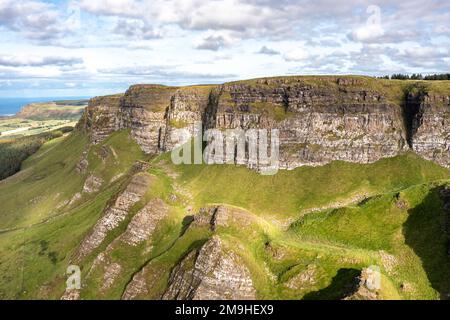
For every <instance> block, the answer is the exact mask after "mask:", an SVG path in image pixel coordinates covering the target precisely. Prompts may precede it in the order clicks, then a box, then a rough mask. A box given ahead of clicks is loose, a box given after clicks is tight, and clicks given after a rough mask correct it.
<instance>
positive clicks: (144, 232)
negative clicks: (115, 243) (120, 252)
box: [121, 199, 169, 246]
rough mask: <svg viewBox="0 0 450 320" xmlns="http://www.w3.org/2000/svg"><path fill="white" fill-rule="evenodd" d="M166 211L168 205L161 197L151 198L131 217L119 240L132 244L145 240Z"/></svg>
mask: <svg viewBox="0 0 450 320" xmlns="http://www.w3.org/2000/svg"><path fill="white" fill-rule="evenodd" d="M168 212H169V207H168V206H167V205H166V204H165V203H164V202H163V201H162V200H161V199H153V200H151V201H150V202H149V203H147V204H146V205H145V207H144V208H142V209H141V210H140V211H139V212H138V213H136V214H135V216H134V217H133V219H131V222H130V223H129V225H128V227H127V230H126V231H125V232H124V234H123V235H122V236H121V240H122V241H123V242H125V243H127V244H129V245H132V246H136V245H138V244H139V243H141V242H143V241H145V240H147V239H148V238H149V237H150V236H151V235H152V233H153V231H154V230H155V229H156V227H157V225H158V223H159V222H160V221H161V220H162V219H164V218H165V217H166V216H167V214H168Z"/></svg>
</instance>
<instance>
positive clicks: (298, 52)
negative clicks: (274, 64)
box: [283, 48, 309, 62]
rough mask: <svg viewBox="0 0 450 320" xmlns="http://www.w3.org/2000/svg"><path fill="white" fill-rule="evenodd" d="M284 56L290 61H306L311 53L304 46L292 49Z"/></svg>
mask: <svg viewBox="0 0 450 320" xmlns="http://www.w3.org/2000/svg"><path fill="white" fill-rule="evenodd" d="M283 58H284V60H286V61H289V62H290V61H296V62H298V61H304V60H306V59H308V58H309V53H308V52H307V51H306V50H305V49H303V48H297V49H294V50H291V51H289V52H286V53H285V54H284V55H283Z"/></svg>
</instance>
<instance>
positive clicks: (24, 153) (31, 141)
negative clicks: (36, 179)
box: [0, 127, 73, 180]
mask: <svg viewBox="0 0 450 320" xmlns="http://www.w3.org/2000/svg"><path fill="white" fill-rule="evenodd" d="M72 130H73V128H72V127H63V128H59V129H57V130H53V131H49V132H43V133H40V134H36V135H33V136H23V137H18V138H12V139H2V140H0V180H2V179H5V178H7V177H9V176H11V175H13V174H15V173H16V172H18V171H19V170H20V167H21V165H22V162H23V161H24V160H25V159H26V158H28V157H29V156H31V155H32V154H34V153H35V152H36V151H38V150H39V148H40V147H41V146H42V145H43V144H44V143H45V142H47V141H50V140H52V139H54V138H58V137H61V136H62V135H63V134H64V133H67V132H70V131H72Z"/></svg>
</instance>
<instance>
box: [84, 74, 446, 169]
mask: <svg viewBox="0 0 450 320" xmlns="http://www.w3.org/2000/svg"><path fill="white" fill-rule="evenodd" d="M446 86H448V87H449V88H447V87H446ZM444 87H445V90H441V91H436V92H435V91H434V89H433V87H432V86H431V88H428V89H427V90H426V91H425V92H422V93H421V94H410V93H409V92H408V90H409V89H408V87H407V85H406V84H405V83H399V82H389V81H387V80H378V79H372V78H368V77H280V78H263V79H256V80H248V81H239V82H232V83H226V84H223V85H217V86H214V85H211V86H207V85H205V86H191V87H166V86H159V85H135V86H132V87H130V89H128V90H127V92H126V93H125V94H124V95H123V96H110V97H103V98H95V99H93V100H91V102H90V105H89V107H88V108H87V109H86V112H85V115H84V116H83V118H82V120H81V121H80V124H79V126H78V127H79V128H81V129H83V130H85V131H87V132H89V134H90V136H91V141H92V142H93V143H97V142H99V141H101V140H102V139H104V138H105V137H106V136H107V135H108V134H109V133H110V132H113V131H115V130H120V129H130V130H131V133H132V136H133V138H134V139H135V140H136V141H137V142H138V144H139V145H140V146H141V148H142V150H143V151H145V152H146V153H149V154H158V153H161V152H167V151H170V150H172V149H173V148H175V147H177V146H180V145H182V144H184V143H185V142H187V141H189V140H190V139H191V138H192V137H193V136H194V135H195V134H197V133H199V132H198V130H199V128H198V126H195V124H196V123H200V122H201V123H202V124H203V131H204V130H206V129H220V130H222V131H223V130H225V129H235V128H241V129H268V130H270V129H278V131H279V141H280V154H279V158H280V159H279V160H280V162H279V166H280V168H285V169H293V168H296V167H299V166H303V165H309V166H316V165H323V164H326V163H329V162H331V161H334V160H341V161H348V162H356V163H372V162H375V161H377V160H379V159H382V158H386V157H393V156H396V155H398V154H400V153H402V152H405V151H408V150H413V151H414V152H416V153H417V154H419V155H420V156H422V157H424V158H425V159H428V160H432V161H435V162H437V163H439V164H440V165H442V166H445V167H450V152H449V148H450V120H449V119H450V116H449V114H450V100H449V99H450V93H449V90H450V85H447V84H444Z"/></svg>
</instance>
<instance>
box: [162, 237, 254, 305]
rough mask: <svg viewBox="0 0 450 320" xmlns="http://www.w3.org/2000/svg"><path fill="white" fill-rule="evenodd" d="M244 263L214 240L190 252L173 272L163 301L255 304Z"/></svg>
mask: <svg viewBox="0 0 450 320" xmlns="http://www.w3.org/2000/svg"><path fill="white" fill-rule="evenodd" d="M241 260H242V259H241V258H240V257H239V256H238V255H237V254H236V253H234V252H233V251H232V250H230V249H229V248H225V247H224V244H223V241H222V240H221V239H220V238H219V237H218V236H213V237H212V238H211V239H210V240H208V241H207V242H206V243H205V244H204V245H203V246H202V247H201V248H200V249H199V250H194V251H191V252H190V253H189V254H188V255H187V256H186V257H185V258H184V259H183V260H182V261H181V262H180V263H179V264H178V265H177V266H175V268H174V269H173V271H172V274H171V276H170V279H169V286H168V288H167V290H166V292H165V293H164V295H163V297H162V298H163V299H169V300H173V299H177V300H186V299H189V300H190V299H192V300H206V299H208V300H211V299H212V300H216V299H217V300H223V299H227V300H249V299H250V300H253V299H255V298H256V295H255V289H254V287H253V282H252V279H251V277H250V272H249V271H248V269H247V268H246V267H245V264H243V263H242V261H241Z"/></svg>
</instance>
